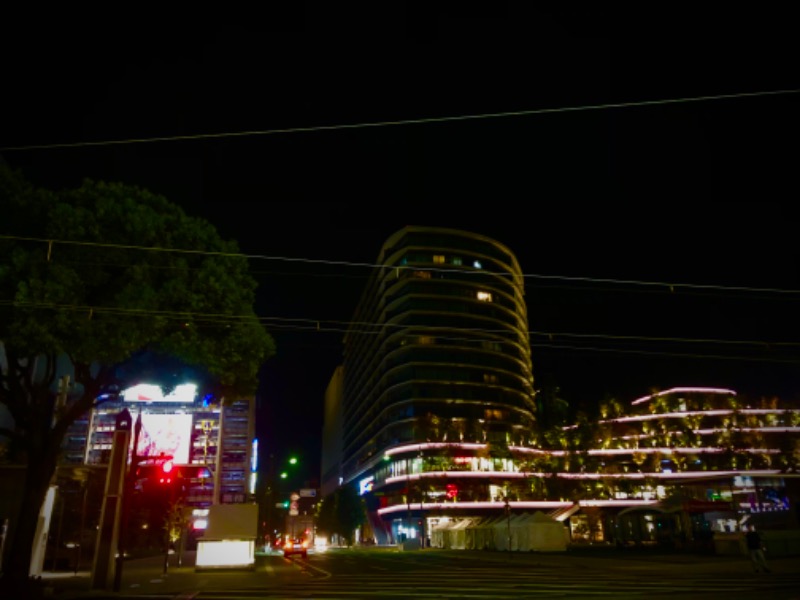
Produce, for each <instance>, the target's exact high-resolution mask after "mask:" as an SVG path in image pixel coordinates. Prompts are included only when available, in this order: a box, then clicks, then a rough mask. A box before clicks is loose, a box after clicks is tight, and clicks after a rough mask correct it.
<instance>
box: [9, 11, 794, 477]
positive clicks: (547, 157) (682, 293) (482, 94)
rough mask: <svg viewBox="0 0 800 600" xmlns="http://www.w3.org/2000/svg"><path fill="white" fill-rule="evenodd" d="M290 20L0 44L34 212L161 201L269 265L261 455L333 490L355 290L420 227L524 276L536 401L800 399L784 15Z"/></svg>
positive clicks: (110, 23)
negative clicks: (503, 258)
mask: <svg viewBox="0 0 800 600" xmlns="http://www.w3.org/2000/svg"><path fill="white" fill-rule="evenodd" d="M293 4H294V5H295V6H297V7H298V8H296V9H293V10H292V12H284V13H280V14H278V13H267V12H261V13H259V14H258V15H256V14H253V15H248V14H246V13H242V14H239V15H237V16H236V17H232V18H229V17H228V16H227V15H224V14H223V15H215V16H214V19H213V21H214V22H213V28H212V26H211V24H212V19H211V18H210V17H205V16H204V15H195V17H196V18H197V20H198V22H197V23H194V22H191V21H192V19H187V20H180V21H177V20H173V21H171V20H170V19H169V18H167V17H166V16H164V15H158V16H157V17H156V16H155V15H149V14H136V15H127V16H125V17H124V18H122V17H115V18H113V19H112V18H111V17H110V16H108V15H106V16H103V15H98V14H97V13H91V14H89V13H86V14H81V12H80V9H75V7H73V6H70V7H69V12H64V13H63V14H58V13H57V12H54V13H49V14H48V17H47V19H46V20H44V21H43V20H41V15H33V14H29V15H23V14H22V13H18V14H17V15H16V17H15V19H9V20H8V21H7V23H6V27H7V28H8V29H9V30H8V31H4V32H3V36H0V37H1V38H2V39H1V41H0V43H1V44H2V53H3V62H4V76H3V78H4V84H5V85H4V88H5V93H4V95H3V106H4V108H3V119H2V128H0V147H1V148H2V150H0V155H2V157H3V159H4V160H5V161H6V162H7V163H8V164H10V165H11V166H12V167H15V168H19V169H21V170H22V171H23V173H24V174H25V175H26V176H27V177H28V178H29V179H30V180H31V181H33V182H34V183H37V184H39V185H42V186H44V187H52V188H59V187H69V186H76V185H79V183H80V181H81V180H82V179H83V178H85V177H88V178H92V179H99V180H109V181H123V182H125V183H129V184H135V185H138V186H141V187H145V188H148V189H150V190H151V191H153V192H156V193H160V194H162V195H164V196H166V197H167V198H168V199H170V200H171V201H173V202H175V203H177V204H179V205H181V206H182V207H184V209H185V210H186V212H187V213H189V214H191V215H195V216H200V217H204V218H206V219H208V220H209V221H211V222H212V223H214V224H215V225H216V227H217V229H218V231H219V232H220V234H221V235H222V236H223V237H225V238H229V239H235V240H237V241H238V242H239V245H240V247H241V248H242V251H243V252H246V253H248V254H251V255H254V256H256V257H257V258H253V259H252V266H253V272H254V274H255V276H256V278H257V279H258V281H259V285H260V287H259V299H258V305H257V312H258V314H259V315H261V316H265V317H266V316H269V317H275V318H276V319H280V320H281V321H279V322H281V323H282V324H281V326H280V327H279V328H275V329H273V330H271V332H272V333H273V335H274V336H275V338H276V340H277V343H278V352H279V355H278V357H276V358H275V359H273V360H272V361H270V362H269V364H267V365H266V366H265V368H264V373H263V375H264V376H263V384H262V389H261V390H260V392H259V406H260V409H261V413H260V421H259V428H260V429H261V440H262V442H261V443H262V447H263V448H265V449H266V451H268V452H269V451H274V452H275V453H276V454H277V455H278V456H284V455H286V454H288V453H289V452H297V453H301V454H302V455H303V456H304V457H307V461H306V464H307V465H309V473H308V477H309V479H313V478H315V477H316V475H317V470H318V464H319V452H320V448H319V438H320V430H321V426H322V422H321V409H322V395H323V393H324V389H325V386H326V384H327V382H328V379H329V378H330V376H331V374H332V371H333V369H334V367H335V366H336V365H337V364H338V362H339V359H340V357H341V346H340V341H341V337H342V333H343V329H344V326H345V325H344V324H345V323H346V322H347V320H348V319H349V318H350V317H351V315H352V313H353V311H354V309H355V305H356V302H357V300H358V297H359V294H360V292H361V289H362V287H363V285H364V283H365V281H366V277H367V274H368V272H369V269H368V267H363V266H356V265H347V264H344V263H372V262H374V261H375V259H376V258H377V255H378V252H379V250H380V246H381V244H382V243H383V241H384V240H385V239H386V238H387V237H388V236H389V235H390V234H392V233H393V232H394V231H396V230H397V229H399V228H400V227H402V226H404V225H447V226H451V227H456V228H463V229H468V230H471V231H475V232H478V233H483V234H486V235H489V236H491V237H494V238H496V239H497V240H499V241H501V242H503V243H505V244H506V245H507V246H508V247H509V248H510V249H511V250H512V251H514V252H515V253H516V255H517V257H518V259H519V261H520V264H521V267H522V269H523V271H524V272H525V273H526V274H528V277H527V278H526V297H527V299H528V310H529V322H530V329H531V331H532V332H534V333H533V335H532V337H531V341H532V343H533V368H534V377H535V378H536V381H537V384H538V383H539V382H544V381H546V380H548V379H552V380H554V381H555V382H557V384H558V385H559V386H560V388H561V391H562V395H563V396H564V397H565V398H566V399H567V400H569V401H570V403H571V404H572V405H574V406H585V407H587V408H591V407H593V406H596V404H597V402H598V401H599V400H600V399H602V398H603V397H604V395H606V394H613V395H616V396H618V397H619V398H620V399H621V400H623V401H625V400H630V399H634V398H636V397H638V396H640V395H644V394H646V393H648V392H649V391H650V390H651V388H662V389H663V388H666V387H670V386H679V385H680V386H683V385H715V386H724V387H731V388H734V389H736V390H739V391H741V392H743V393H749V394H752V395H755V396H760V395H766V396H770V395H779V396H780V397H785V398H787V399H788V398H796V397H797V396H798V391H799V390H800V388H799V387H798V375H800V361H798V356H799V353H798V345H793V344H800V335H798V334H800V326H798V324H799V320H798V318H797V316H796V307H797V306H798V298H799V297H800V291H798V290H800V281H799V280H800V260H799V259H800V250H799V249H798V248H800V246H799V245H798V218H797V217H796V216H795V212H796V210H793V204H796V203H797V200H796V199H797V197H798V185H797V181H798V179H797V165H798V158H799V157H798V150H797V140H798V139H800V116H799V115H800V112H799V111H798V108H800V103H799V102H798V101H799V100H800V93H798V92H797V90H800V83H799V82H798V70H797V68H796V64H795V60H796V58H795V57H796V56H798V55H800V38H798V36H797V35H796V32H795V31H794V30H793V28H794V22H795V21H794V20H793V19H791V18H790V16H789V14H788V13H787V14H781V11H779V10H773V11H772V12H767V11H763V12H754V11H753V10H752V9H751V10H749V11H744V10H741V11H740V12H736V11H734V10H732V9H730V8H728V9H726V11H725V12H724V13H719V12H716V13H715V12H712V11H711V10H707V11H706V12H702V11H693V12H691V13H689V12H685V13H681V12H680V11H677V10H676V11H674V12H672V13H671V14H668V15H665V14H657V13H656V12H655V11H654V12H652V13H650V14H646V13H644V12H639V13H637V12H626V13H624V14H621V13H619V14H618V13H614V14H612V13H606V12H603V11H599V10H596V9H595V10H591V11H581V10H578V9H534V8H530V7H528V4H529V3H523V2H519V3H515V2H491V3H483V4H480V3H478V4H473V5H464V4H462V3H437V4H436V6H437V7H438V8H436V9H432V8H430V3H427V4H416V3H407V4H402V3H398V4H395V5H393V6H396V7H399V8H386V7H384V8H379V9H375V8H373V9H371V10H372V11H373V12H371V13H369V14H366V13H361V12H356V11H353V12H348V11H347V9H342V8H341V7H340V6H338V5H337V6H335V7H333V6H330V7H328V8H324V7H320V6H317V5H312V4H304V3H293ZM76 10H77V12H76ZM34 16H36V17H37V18H36V19H34ZM98 19H100V22H99V24H98ZM103 19H105V20H103ZM776 92H781V93H776ZM479 115H483V116H482V117H480V118H479V117H478V116H479ZM465 117H468V118H465ZM378 123H383V125H380V126H379V125H377V124H378ZM359 124H360V125H362V126H361V127H355V125H359ZM342 126H346V127H342ZM266 132H271V133H266ZM197 136H209V137H197ZM155 138H158V139H160V141H147V140H154V139H155ZM162 138H170V139H162ZM125 140H127V142H126V143H113V144H103V145H83V146H80V145H77V144H87V143H89V144H94V143H99V142H110V141H113V142H121V141H125ZM59 144H64V145H65V146H63V147H50V148H38V149H36V148H31V147H32V146H48V145H50V146H52V145H59ZM72 144H76V145H75V146H72ZM22 148H26V149H22ZM792 201H793V202H792ZM0 219H1V217H0ZM0 230H2V224H1V223H0ZM301 258H302V259H312V260H315V261H320V262H316V263H299V262H296V261H293V260H287V259H301ZM323 261H329V262H323ZM654 283H659V284H662V285H652V284H654ZM669 284H672V287H670V285H669ZM680 284H691V285H680ZM734 288H735V289H734ZM289 319H303V320H307V321H309V322H310V323H319V324H320V330H319V331H317V330H316V327H314V326H312V328H311V330H308V331H307V330H305V329H304V328H302V327H301V326H298V325H297V323H296V322H294V324H291V323H289V322H288V321H287V320H289ZM303 327H304V326H303ZM550 334H553V335H552V338H551V335H550ZM565 334H569V335H565ZM625 337H632V338H636V339H621V338H625ZM667 338H669V339H667ZM688 340H693V341H688ZM700 340H716V342H714V343H711V342H708V341H706V342H701V341H700ZM721 341H724V342H725V343H720V342H721ZM753 341H756V342H760V343H758V344H753V343H742V342H753Z"/></svg>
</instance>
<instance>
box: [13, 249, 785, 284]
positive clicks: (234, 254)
mask: <svg viewBox="0 0 800 600" xmlns="http://www.w3.org/2000/svg"><path fill="white" fill-rule="evenodd" d="M0 239H7V240H18V241H29V242H39V243H43V244H48V245H50V244H64V245H73V246H91V247H99V248H118V249H124V250H142V251H145V252H175V253H179V254H195V255H202V256H219V257H229V258H246V259H256V260H273V261H282V262H290V263H292V262H293V263H304V264H319V265H328V266H347V267H367V268H371V269H385V270H387V271H395V270H397V271H402V270H405V271H409V270H411V271H429V272H432V273H437V272H440V273H452V272H453V271H454V269H452V268H441V267H427V266H426V267H420V266H407V265H396V266H392V265H382V264H377V263H365V262H353V261H343V260H327V259H315V258H296V257H288V256H267V255H263V254H244V253H237V252H218V251H209V250H187V249H181V248H161V247H157V246H136V245H131V244H111V243H107V242H86V241H79V240H56V239H45V238H38V237H28V236H15V235H7V234H0ZM459 272H460V273H464V274H474V275H497V276H500V277H505V276H507V275H509V274H508V273H506V272H502V273H501V272H496V271H488V270H484V269H475V270H461V271H459ZM521 276H522V277H523V278H526V279H541V280H551V281H568V282H573V283H574V282H581V283H601V284H614V285H633V286H648V287H659V288H667V289H670V290H672V291H674V290H675V289H679V288H681V289H695V290H717V291H726V292H753V293H774V294H792V295H794V294H800V290H792V289H782V288H757V287H748V286H725V285H715V284H696V283H678V282H669V281H642V280H636V279H614V278H601V277H571V276H567V275H542V274H539V273H522V275H521Z"/></svg>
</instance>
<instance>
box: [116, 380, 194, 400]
mask: <svg viewBox="0 0 800 600" xmlns="http://www.w3.org/2000/svg"><path fill="white" fill-rule="evenodd" d="M196 396H197V386H196V385H195V384H193V383H184V384H183V385H176V386H175V389H174V390H172V391H171V392H170V393H169V394H167V395H166V396H165V395H164V392H163V391H162V390H161V387H159V386H157V385H153V384H152V383H140V384H138V385H134V386H133V387H129V388H128V389H126V390H123V391H122V398H123V399H124V400H125V402H179V403H181V404H192V403H193V402H194V399H195V397H196Z"/></svg>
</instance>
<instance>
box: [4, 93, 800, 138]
mask: <svg viewBox="0 0 800 600" xmlns="http://www.w3.org/2000/svg"><path fill="white" fill-rule="evenodd" d="M799 92H800V90H798V89H789V90H769V91H761V92H741V93H736V94H716V95H713V96H693V97H685V98H666V99H659V100H641V101H638V102H616V103H606V104H587V105H583V106H563V107H556V108H537V109H531V110H517V111H503V112H494V113H480V114H473V115H455V116H448V117H427V118H421V119H400V120H396V121H375V122H366V123H343V124H338V125H316V126H311V127H287V128H282V129H266V130H253V131H236V132H228V133H202V134H195V135H174V136H163V137H153V138H128V139H124V140H107V141H99V142H73V143H62V144H40V145H32V146H9V147H6V148H0V152H12V151H24V150H52V149H57V148H87V147H93V146H115V145H125V144H144V143H153V142H177V141H187V140H208V139H221V138H234V137H254V136H264V135H279V134H290V133H313V132H320V131H337V130H346V129H367V128H374V127H393V126H401V125H425V124H434V123H450V122H458V121H478V120H485V119H498V118H508V117H523V116H531V115H545V114H563V113H570V112H586V111H593V110H610V109H618V108H637V107H643V106H663V105H666V104H688V103H691V102H709V101H712V100H730V99H739V98H758V97H764V96H777V95H786V94H797V93H799Z"/></svg>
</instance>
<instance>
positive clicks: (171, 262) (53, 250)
mask: <svg viewBox="0 0 800 600" xmlns="http://www.w3.org/2000/svg"><path fill="white" fill-rule="evenodd" d="M0 211H1V212H0V342H1V344H0V366H2V370H1V371H0V404H1V405H4V406H5V408H6V409H7V411H8V413H9V415H10V417H11V419H10V422H11V423H13V425H11V426H5V427H0V443H3V442H5V443H6V444H7V449H6V450H7V451H6V453H5V455H6V457H7V460H9V461H12V462H17V463H24V464H27V465H29V466H30V467H35V468H29V469H28V470H27V472H26V477H25V491H24V497H23V501H22V505H21V512H20V515H19V518H18V519H14V522H15V523H16V535H13V536H12V542H13V543H12V544H11V545H10V547H8V548H7V550H8V551H7V552H6V553H5V554H4V557H3V558H4V569H3V572H4V573H6V574H14V573H24V574H27V571H28V562H29V557H30V555H31V544H32V539H33V534H34V531H35V527H36V519H37V512H38V508H39V506H41V503H42V500H43V498H44V496H45V493H46V490H47V487H48V485H49V483H50V481H51V478H52V476H53V474H54V472H55V468H56V465H57V460H58V455H59V452H60V447H61V443H62V441H63V438H64V435H65V432H66V431H67V428H68V427H69V426H70V425H71V424H72V423H73V422H74V421H75V420H76V419H77V418H78V417H80V416H81V415H83V414H84V413H86V412H87V411H88V410H90V409H91V408H92V406H93V404H94V403H95V401H96V400H97V398H98V397H100V396H101V394H102V393H104V392H107V391H109V390H112V389H114V386H119V385H121V384H124V383H125V381H124V380H123V379H122V378H121V377H120V375H121V373H123V372H122V371H121V367H123V366H125V367H126V369H127V371H125V372H124V374H125V375H126V376H132V375H133V374H134V371H135V365H136V363H135V361H132V360H131V359H132V357H135V356H137V355H141V354H142V353H154V354H156V355H161V356H169V357H174V358H175V359H177V360H180V361H181V362H183V363H185V364H187V365H192V366H195V367H197V368H198V369H200V370H202V371H203V372H205V373H207V374H208V376H209V378H210V380H211V381H213V382H214V385H215V386H216V392H217V393H218V395H219V396H220V397H223V398H233V397H235V396H239V397H242V396H248V395H252V394H253V393H255V390H256V387H257V384H258V379H257V374H258V370H259V368H260V367H261V366H262V364H263V363H264V362H265V361H266V360H267V359H268V358H269V357H270V356H272V355H273V354H274V352H275V349H274V342H273V339H272V337H271V336H270V335H269V334H268V333H267V331H266V330H265V329H264V328H263V326H262V325H261V324H260V322H259V320H258V318H257V317H256V315H255V313H254V310H253V304H254V301H255V290H256V282H255V281H254V279H253V278H252V276H251V275H250V274H249V271H248V263H247V260H246V258H244V257H242V256H241V254H240V253H239V250H238V246H237V244H236V243H235V242H232V241H225V240H223V239H221V238H220V236H219V235H218V233H217V232H216V230H215V229H214V227H213V226H212V225H211V224H209V223H208V222H206V221H204V220H202V219H198V218H193V217H190V216H187V215H186V213H185V212H184V211H183V210H182V209H181V208H180V207H178V206H176V205H174V204H171V203H170V202H169V201H167V200H166V199H165V198H163V197H161V196H158V195H156V194H153V193H150V192H148V191H147V190H143V189H140V188H137V187H133V186H129V185H124V184H119V183H104V182H95V181H91V180H86V181H84V183H83V184H82V185H81V186H80V187H79V188H77V189H71V190H65V191H59V192H55V191H49V190H43V189H39V188H35V187H34V186H33V185H31V184H30V183H29V182H28V181H26V180H25V178H24V177H23V176H22V175H21V174H20V173H19V172H16V171H12V170H11V169H9V168H7V167H5V166H0ZM65 359H66V360H65ZM64 364H66V365H67V367H66V369H67V373H66V374H69V375H70V376H71V377H72V380H73V381H74V382H75V387H74V388H73V390H72V393H71V394H70V395H69V399H68V401H67V402H66V403H63V405H62V404H59V403H56V401H55V394H54V391H55V383H56V381H57V380H58V378H59V377H60V376H61V375H64V374H65V373H64V372H63V370H64V369H63V367H62V365H64ZM3 425H6V423H5V422H2V421H0V426H3ZM0 587H2V586H0Z"/></svg>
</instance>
